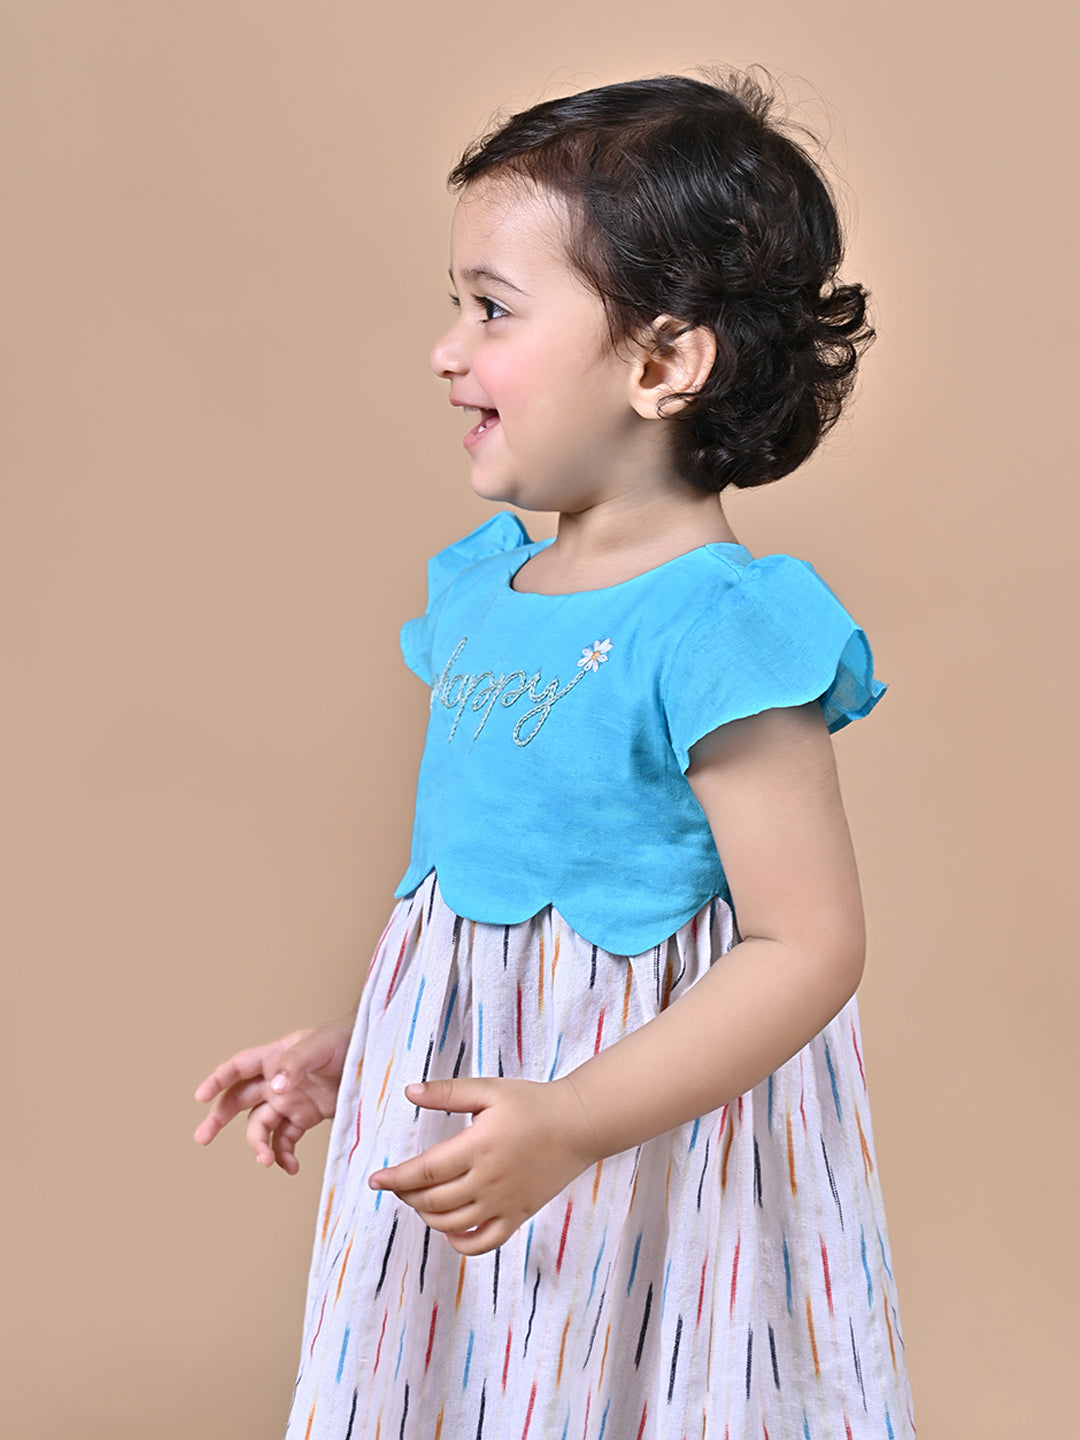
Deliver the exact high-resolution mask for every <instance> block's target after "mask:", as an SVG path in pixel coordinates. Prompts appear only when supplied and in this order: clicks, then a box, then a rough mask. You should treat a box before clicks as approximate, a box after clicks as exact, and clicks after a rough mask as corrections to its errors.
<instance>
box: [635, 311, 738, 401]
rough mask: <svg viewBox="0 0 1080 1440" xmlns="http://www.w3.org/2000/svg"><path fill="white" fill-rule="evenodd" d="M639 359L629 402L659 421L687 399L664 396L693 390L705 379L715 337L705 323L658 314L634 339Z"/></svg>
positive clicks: (713, 356)
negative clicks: (668, 399) (659, 408)
mask: <svg viewBox="0 0 1080 1440" xmlns="http://www.w3.org/2000/svg"><path fill="white" fill-rule="evenodd" d="M638 344H639V358H638V362H637V364H636V365H635V366H634V367H633V369H632V373H631V384H630V391H631V393H630V403H631V405H632V406H633V407H634V409H635V410H636V411H637V413H638V414H639V415H641V416H643V417H644V418H645V419H646V420H663V419H667V418H668V417H669V416H671V415H674V414H676V413H677V412H678V411H679V410H681V409H682V408H683V407H684V406H685V405H686V404H687V403H688V402H687V401H686V400H675V399H671V400H670V401H668V402H665V403H664V406H663V410H662V411H659V410H658V409H657V406H658V405H659V404H660V402H661V401H662V400H664V397H665V396H675V395H677V394H680V393H685V392H696V391H698V390H700V389H701V387H702V385H704V383H705V381H706V380H707V379H708V378H709V372H710V371H711V370H712V368H713V364H714V363H715V361H716V350H717V345H716V336H715V335H714V334H713V332H712V331H711V330H710V329H709V327H708V326H707V325H694V326H689V325H687V324H686V323H685V322H684V321H680V320H678V319H677V318H676V317H675V316H674V315H658V316H657V317H656V319H655V320H654V321H653V322H652V326H651V328H650V329H649V330H648V331H647V332H646V333H644V334H643V335H641V336H640V337H639V340H638Z"/></svg>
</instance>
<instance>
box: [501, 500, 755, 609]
mask: <svg viewBox="0 0 1080 1440" xmlns="http://www.w3.org/2000/svg"><path fill="white" fill-rule="evenodd" d="M717 543H722V544H724V543H726V544H735V545H737V544H739V543H740V542H739V539H738V537H737V536H736V534H735V532H734V530H732V528H731V526H730V525H729V524H728V521H727V517H726V516H725V514H724V511H723V507H722V505H721V503H720V497H719V496H718V495H708V494H705V493H704V492H702V493H701V494H700V495H696V494H694V495H686V496H679V497H677V498H676V497H673V496H670V495H667V496H660V497H655V498H653V497H649V498H645V499H640V500H637V501H628V500H627V499H626V498H625V497H624V498H622V499H621V500H620V502H619V503H615V502H610V503H601V504H598V505H594V506H591V507H590V508H589V509H587V510H584V511H581V512H578V513H576V514H568V513H560V515H559V524H558V533H557V535H556V538H555V541H554V543H553V544H551V545H549V546H547V547H546V548H545V549H543V550H541V551H540V552H539V554H537V555H534V556H533V557H532V559H531V560H529V561H527V562H526V564H525V565H523V566H522V568H521V569H520V570H519V571H518V572H517V575H516V576H515V578H514V588H515V589H516V590H534V591H539V592H543V591H546V592H548V593H550V594H559V593H564V592H571V591H575V590H597V589H602V588H604V587H605V586H608V585H620V584H622V582H623V581H624V580H630V579H632V578H633V577H634V576H635V575H640V574H641V573H642V572H643V571H645V570H652V569H654V568H655V567H656V566H657V565H663V564H664V563H665V562H666V561H668V560H673V559H675V557H676V556H677V555H683V554H685V553H686V551H688V550H696V549H697V548H698V547H699V546H701V545H711V544H717Z"/></svg>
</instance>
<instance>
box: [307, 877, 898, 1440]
mask: <svg viewBox="0 0 1080 1440" xmlns="http://www.w3.org/2000/svg"><path fill="white" fill-rule="evenodd" d="M739 938H740V937H739V935H738V932H737V930H736V928H735V925H734V920H733V915H732V912H731V909H730V908H729V906H728V905H727V904H726V903H725V902H724V901H723V900H720V899H715V900H713V901H712V902H711V903H710V904H709V905H707V906H705V907H704V908H703V909H702V910H701V911H700V912H699V914H698V915H696V916H695V917H694V918H693V919H692V920H690V921H688V922H687V924H685V925H684V926H682V928H681V929H680V930H679V931H678V932H677V933H676V934H675V935H673V936H672V937H671V939H670V940H668V941H667V942H666V943H665V944H664V945H660V946H657V947H655V948H654V949H652V950H650V951H647V952H646V953H644V954H642V955H636V956H631V957H626V956H622V955H612V954H609V953H608V952H607V951H605V950H602V949H599V948H598V947H597V946H595V945H590V944H589V943H587V942H586V941H585V940H583V939H582V938H581V937H580V936H579V935H578V934H577V933H576V932H575V931H573V930H572V929H571V928H570V927H569V926H568V925H567V924H566V923H565V921H564V920H563V919H562V917H561V916H560V915H559V914H558V913H557V912H556V911H555V910H553V909H552V908H551V907H550V906H549V907H548V908H547V909H545V910H543V911H541V912H540V913H539V914H538V915H535V916H533V917H532V919H530V920H526V921H523V922H522V923H521V924H517V925H488V924H480V923H476V922H474V921H470V920H463V919H462V918H461V917H460V916H458V915H455V914H454V913H453V912H452V911H451V910H449V909H448V908H447V906H446V905H445V904H444V903H443V900H442V896H441V895H440V893H439V889H438V884H437V880H436V877H435V874H434V872H432V873H431V874H429V875H428V877H427V878H426V879H425V880H424V881H423V883H422V884H421V885H420V887H419V888H418V889H417V890H416V891H414V893H413V894H412V895H411V896H409V897H407V898H406V899H403V900H401V901H399V902H398V903H397V905H396V906H395V908H394V911H393V913H392V915H391V918H390V922H389V924H388V926H387V929H386V931H385V932H384V934H383V937H382V939H381V940H380V942H379V945H378V948H377V950H376V953H375V956H374V959H373V961H372V965H371V970H370V972H369V975H368V979H367V982H366V984H365V987H364V993H363V997H362V999H361V1003H360V1008H359V1012H358V1014H357V1018H356V1025H355V1029H354V1031H353V1036H352V1041H351V1043H350V1047H349V1052H348V1056H347V1058H346V1061H345V1073H344V1077H343V1080H342V1085H341V1090H340V1093H339V1097H338V1103H337V1110H336V1112H335V1115H334V1119H333V1123H332V1131H331V1136H330V1147H329V1153H328V1155H327V1162H326V1173H325V1176H324V1179H323V1187H322V1198H321V1202H320V1209H319V1215H318V1219H317V1225H316V1234H315V1245H314V1252H313V1255H312V1263H311V1272H310V1277H309V1280H308V1292H307V1307H306V1317H305V1322H304V1332H303V1339H302V1345H301V1358H300V1369H299V1375H298V1377H297V1382H296V1388H295V1391H294V1394H293V1403H292V1410H291V1414H290V1418H289V1424H288V1430H287V1440H331V1437H332V1440H376V1437H379V1440H466V1437H468V1440H484V1437H488V1440H528V1437H530V1436H531V1437H533V1440H571V1437H572V1440H696V1437H699V1436H700V1437H702V1440H706V1437H711V1440H751V1437H752V1440H900V1437H910V1436H913V1435H914V1434H915V1426H914V1420H913V1416H912V1402H911V1391H910V1386H909V1383H908V1377H907V1372H906V1369H905V1366H904V1344H903V1336H902V1333H901V1325H900V1312H899V1304H898V1297H897V1287H896V1281H895V1278H894V1275H893V1270H892V1260H891V1256H890V1251H889V1240H888V1233H887V1230H886V1225H885V1211H884V1206H883V1203H882V1194H881V1187H880V1183H879V1179H878V1171H877V1164H876V1161H875V1155H874V1142H873V1132H872V1129H871V1124H870V1110H869V1103H868V1097H867V1085H866V1076H865V1072H864V1068H863V1058H862V1038H861V1034H860V1030H859V1017H858V1008H857V1005H856V1000H855V997H854V996H853V997H852V998H851V999H850V1000H849V1001H848V1003H847V1004H846V1005H845V1006H844V1008H843V1010H841V1011H840V1013H839V1014H838V1015H836V1016H835V1017H834V1018H833V1019H832V1020H831V1021H830V1022H829V1024H828V1025H826V1026H825V1027H824V1029H823V1030H821V1031H820V1032H819V1033H818V1034H817V1035H816V1036H815V1037H814V1038H813V1039H812V1040H811V1041H810V1042H809V1044H807V1045H806V1046H805V1047H804V1048H803V1049H802V1050H801V1051H799V1053H798V1054H797V1055H795V1056H793V1057H792V1059H790V1060H789V1061H788V1062H787V1063H786V1064H784V1065H782V1066H780V1068H779V1069H777V1070H776V1071H774V1072H773V1074H772V1075H770V1076H768V1077H767V1078H766V1079H765V1080H763V1081H761V1083H760V1084H758V1085H756V1086H754V1088H753V1089H752V1090H748V1091H747V1092H746V1093H745V1094H743V1095H740V1096H739V1097H738V1098H737V1100H735V1101H734V1102H733V1103H732V1104H730V1105H724V1106H722V1107H721V1108H720V1109H717V1110H713V1111H710V1112H709V1113H708V1114H706V1115H702V1116H701V1117H700V1118H699V1119H697V1120H694V1121H692V1122H690V1123H688V1124H686V1125H683V1126H680V1127H679V1128H678V1129H676V1130H671V1131H668V1132H666V1133H665V1134H663V1135H660V1136H658V1137H657V1138H656V1139H654V1140H650V1141H648V1142H647V1143H646V1144H644V1145H640V1146H638V1147H637V1148H636V1149H634V1150H626V1151H623V1152H621V1153H620V1154H618V1155H613V1156H610V1157H609V1158H607V1159H605V1160H602V1161H600V1162H599V1163H598V1164H597V1165H596V1166H594V1167H593V1168H592V1169H590V1170H588V1171H586V1172H585V1173H584V1174H582V1175H581V1176H579V1177H578V1179H577V1180H575V1181H574V1182H573V1183H572V1184H571V1185H569V1186H568V1187H567V1188H566V1189H565V1190H564V1191H563V1192H562V1193H561V1194H560V1195H558V1196H556V1198H555V1199H554V1200H552V1201H550V1202H549V1203H548V1204H547V1205H545V1206H544V1207H543V1208H542V1209H541V1210H540V1211H538V1212H537V1214H536V1215H535V1216H534V1217H533V1218H532V1220H530V1221H528V1222H527V1223H526V1224H525V1225H523V1226H522V1227H521V1229H520V1230H519V1231H517V1233H516V1234H514V1235H513V1236H511V1238H510V1239H509V1240H507V1241H506V1242H505V1244H503V1245H502V1246H500V1247H499V1248H498V1249H496V1250H492V1251H489V1252H488V1253H487V1254H484V1255H476V1256H463V1255H459V1254H458V1253H457V1251H455V1250H454V1249H453V1248H452V1247H451V1246H450V1244H449V1242H448V1241H447V1240H446V1238H445V1236H444V1235H443V1234H442V1233H441V1232H439V1231H434V1230H432V1229H430V1227H429V1226H427V1225H425V1224H424V1222H423V1221H422V1220H421V1219H420V1217H419V1215H417V1213H416V1212H415V1211H414V1210H413V1209H412V1208H411V1207H410V1206H408V1205H405V1204H404V1203H403V1202H402V1201H400V1200H398V1198H397V1197H396V1196H395V1195H394V1194H393V1193H392V1192H391V1191H375V1190H371V1189H370V1188H369V1187H368V1184H367V1177H368V1176H369V1175H370V1174H371V1173H372V1171H374V1170H378V1169H381V1168H383V1167H385V1166H387V1165H394V1164H397V1163H398V1162H400V1161H402V1160H406V1159H408V1158H410V1157H411V1156H413V1155H417V1154H419V1153H420V1151H421V1150H424V1149H426V1148H427V1147H428V1146H429V1145H432V1144H434V1143H435V1142H436V1141H437V1140H440V1139H443V1138H445V1137H447V1136H450V1135H453V1134H456V1133H457V1132H458V1131H459V1130H460V1129H461V1128H462V1127H463V1126H464V1125H465V1124H467V1123H468V1117H466V1116H465V1115H459V1114H452V1115H448V1114H446V1112H445V1111H431V1110H421V1109H420V1108H419V1107H418V1106H415V1105H412V1104H410V1103H409V1102H408V1101H407V1100H406V1098H405V1095H404V1087H405V1085H406V1084H408V1083H410V1082H411V1081H414V1080H425V1079H437V1078H441V1077H444V1076H454V1075H485V1076H498V1075H506V1076H511V1077H516V1078H522V1079H526V1080H551V1079H554V1078H556V1077H557V1076H559V1075H563V1074H565V1073H567V1072H568V1071H570V1070H573V1069H575V1068H576V1067H577V1066H578V1065H580V1064H582V1063H583V1062H584V1061H586V1060H587V1059H589V1057H590V1056H592V1055H594V1054H595V1053H596V1052H597V1050H598V1049H603V1048H604V1047H605V1046H607V1045H610V1044H613V1043H614V1042H615V1041H617V1040H618V1039H619V1038H620V1037H621V1036H622V1035H624V1034H626V1033H627V1032H628V1031H630V1030H633V1029H636V1028H637V1027H638V1026H640V1025H643V1024H645V1023H646V1022H647V1021H648V1020H650V1019H651V1018H652V1017H653V1016H654V1015H656V1014H658V1013H659V1012H660V1011H661V1010H662V1009H664V1008H665V1006H666V1005H668V1004H669V1003H670V1001H671V1000H673V999H675V998H677V996H679V995H681V994H682V993H683V992H684V991H685V990H686V989H687V988H688V987H689V986H690V985H692V984H693V983H694V981H695V980H697V979H698V978H699V976H701V975H702V974H704V973H705V971H706V970H707V969H708V968H709V966H710V965H711V964H712V962H713V961H714V960H715V959H717V958H718V957H719V956H720V955H722V954H724V953H725V952H726V951H727V950H729V949H730V948H731V946H732V945H733V944H735V943H737V942H738V940H739Z"/></svg>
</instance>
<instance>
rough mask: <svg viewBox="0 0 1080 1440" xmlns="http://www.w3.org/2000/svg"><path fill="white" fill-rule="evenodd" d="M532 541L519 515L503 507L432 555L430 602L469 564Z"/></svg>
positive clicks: (429, 588)
mask: <svg viewBox="0 0 1080 1440" xmlns="http://www.w3.org/2000/svg"><path fill="white" fill-rule="evenodd" d="M533 543H534V542H533V541H532V540H531V539H530V538H529V533H528V531H527V530H526V529H525V526H524V525H523V524H522V523H521V521H520V520H519V519H518V517H517V516H516V515H514V514H512V513H511V512H510V511H509V510H500V511H499V513H498V514H497V515H492V516H491V517H490V519H488V520H485V521H484V522H483V523H482V524H480V525H477V527H476V529H475V530H470V531H469V533H468V534H467V535H463V536H462V537H461V539H460V540H454V541H453V542H452V543H451V544H449V545H446V546H444V548H443V549H442V550H438V551H436V552H435V554H434V555H432V557H431V559H430V560H429V561H428V565H427V575H428V603H429V604H430V603H431V601H432V600H434V599H435V598H436V596H438V595H440V594H441V593H442V592H443V591H444V590H446V589H447V588H448V587H449V586H450V585H451V584H452V583H453V581H455V580H456V579H457V578H458V576H459V575H461V573H462V572H463V571H465V570H467V569H469V567H470V566H473V565H476V564H478V563H479V562H480V561H483V560H488V559H491V558H492V557H493V556H496V555H506V554H507V553H509V552H510V551H513V550H520V549H522V548H523V547H525V546H528V545H532V544H533Z"/></svg>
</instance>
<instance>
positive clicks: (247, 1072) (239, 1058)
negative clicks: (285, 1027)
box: [195, 1042, 281, 1104]
mask: <svg viewBox="0 0 1080 1440" xmlns="http://www.w3.org/2000/svg"><path fill="white" fill-rule="evenodd" d="M278 1043H279V1044H280V1043H281V1042H278ZM273 1048H275V1047H273V1046H270V1045H255V1046H253V1047H252V1048H251V1049H249V1050H238V1051H237V1052H236V1054H235V1055H230V1056H229V1058H228V1060H223V1061H222V1062H221V1064H220V1065H219V1066H218V1067H217V1069H216V1070H212V1071H211V1072H210V1074H209V1075H208V1076H207V1077H206V1079H205V1080H203V1081H201V1082H200V1084H199V1085H198V1086H197V1087H196V1090H195V1099H196V1100H198V1101H199V1102H200V1103H203V1104H204V1103H205V1102H206V1101H207V1100H212V1099H213V1098H214V1096H215V1095H217V1094H219V1093H220V1092H221V1091H222V1090H226V1089H228V1087H229V1086H230V1085H235V1084H236V1082H237V1081H238V1080H251V1079H253V1078H254V1077H255V1076H260V1077H261V1076H262V1074H263V1063H264V1060H265V1059H266V1056H267V1053H268V1052H269V1051H270V1050H271V1049H273Z"/></svg>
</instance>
